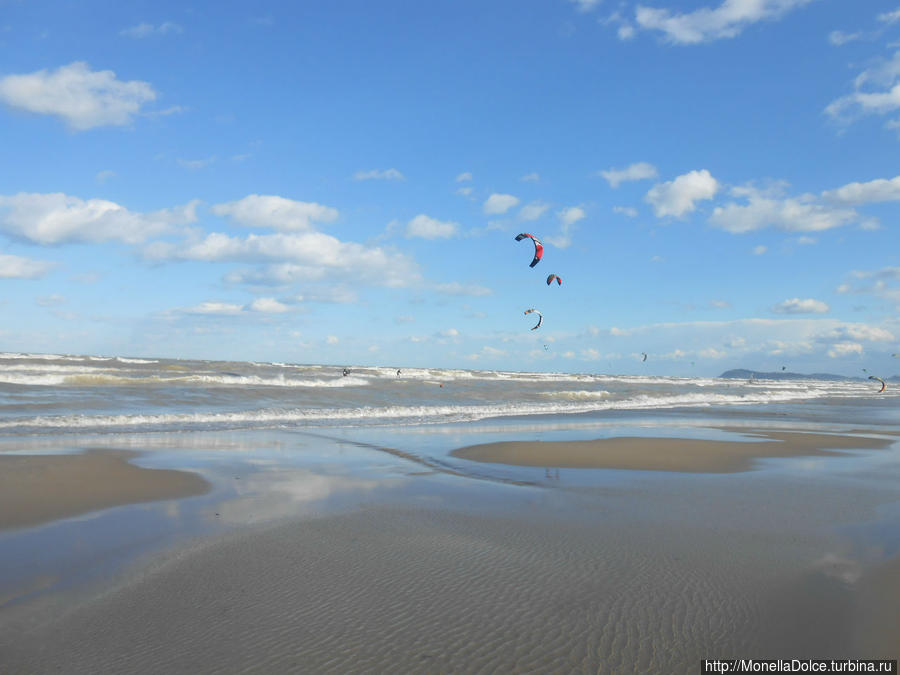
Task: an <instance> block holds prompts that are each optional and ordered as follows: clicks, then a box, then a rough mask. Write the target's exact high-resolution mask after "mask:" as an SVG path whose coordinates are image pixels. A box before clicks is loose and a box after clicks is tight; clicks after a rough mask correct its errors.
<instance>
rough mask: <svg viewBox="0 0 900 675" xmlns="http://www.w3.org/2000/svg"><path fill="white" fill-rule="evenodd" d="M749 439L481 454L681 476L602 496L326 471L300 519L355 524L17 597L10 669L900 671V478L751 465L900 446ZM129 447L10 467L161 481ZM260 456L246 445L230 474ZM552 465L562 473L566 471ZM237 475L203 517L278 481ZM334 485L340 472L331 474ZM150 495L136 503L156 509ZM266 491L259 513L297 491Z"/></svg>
mask: <svg viewBox="0 0 900 675" xmlns="http://www.w3.org/2000/svg"><path fill="white" fill-rule="evenodd" d="M732 431H735V432H737V433H740V434H742V435H745V436H748V437H749V438H750V441H749V442H744V441H734V442H729V441H703V440H689V439H681V438H629V439H624V440H628V441H633V443H630V444H625V445H621V444H619V443H613V444H610V443H608V442H605V441H602V440H601V441H584V442H568V441H565V442H556V441H552V442H542V443H534V442H528V443H519V442H511V443H493V444H489V445H487V446H485V445H479V446H469V448H468V450H472V449H473V448H474V450H480V449H484V448H485V447H488V448H493V447H495V446H500V447H501V448H504V449H505V451H506V452H510V451H511V450H512V451H516V452H519V453H520V454H521V450H522V448H526V449H528V448H530V449H531V450H529V452H532V453H533V454H534V455H535V456H536V457H537V458H538V463H537V464H535V465H536V466H547V465H550V466H566V465H563V464H560V463H559V454H560V453H562V454H563V455H566V453H569V452H570V451H572V452H573V453H574V456H575V459H570V460H569V461H573V462H575V461H580V462H585V464H583V466H590V467H596V466H597V465H598V461H600V460H598V459H597V457H596V456H595V455H596V454H597V452H598V448H599V449H600V452H601V455H602V458H601V459H602V463H601V464H600V465H601V466H606V467H609V468H628V469H649V468H652V469H654V470H660V467H669V468H664V469H661V470H663V471H670V472H673V473H670V474H667V475H665V476H658V475H656V476H654V474H641V473H640V472H637V471H631V472H628V473H626V472H623V474H622V477H623V480H621V481H618V482H617V483H616V484H615V485H613V486H610V485H609V484H608V483H605V484H604V485H602V486H598V487H597V488H596V490H585V489H584V487H583V486H581V487H579V488H578V489H577V490H572V491H569V490H567V489H566V488H565V487H560V488H559V489H557V488H551V487H533V486H516V485H509V484H491V483H489V482H487V481H485V480H477V481H472V480H468V479H466V478H465V477H464V475H463V474H462V473H461V472H459V471H456V472H451V473H441V472H437V471H435V472H426V473H422V472H421V471H419V470H418V465H416V466H415V471H414V472H410V473H408V474H406V475H405V477H404V478H403V481H404V482H403V484H404V485H406V486H411V487H409V490H410V492H407V493H387V494H379V495H378V496H371V497H369V496H368V495H373V494H374V493H375V492H376V491H377V489H376V485H375V483H376V482H377V480H378V479H379V478H378V472H377V471H375V470H373V471H372V472H371V473H369V474H367V475H366V479H365V481H356V482H353V481H347V480H346V479H343V482H341V480H342V479H341V478H340V476H339V475H338V474H333V473H330V474H325V473H319V472H320V471H322V469H321V466H319V465H317V464H315V463H314V462H313V461H312V460H311V463H310V464H308V465H304V466H306V468H305V469H304V470H303V471H299V472H297V476H298V477H299V478H300V479H302V480H300V481H299V482H297V483H296V484H288V485H286V486H282V488H281V492H280V493H279V494H282V495H284V500H285V501H283V502H280V503H281V504H282V505H283V506H285V507H286V508H285V509H279V513H282V514H283V513H290V511H291V510H293V511H294V512H297V513H299V511H298V509H299V507H298V504H299V503H305V502H298V501H296V500H297V499H298V497H302V498H304V499H312V498H313V497H312V495H317V494H321V495H331V494H333V493H334V491H336V490H338V489H347V490H349V491H351V493H352V494H358V495H361V496H360V497H358V499H359V500H360V501H359V502H358V503H357V504H355V505H354V506H350V507H347V508H345V509H344V511H343V512H339V513H333V512H329V511H328V510H327V509H323V510H322V511H321V512H308V513H307V514H306V515H304V516H302V517H301V516H300V515H297V516H295V517H293V518H291V517H283V516H282V517H279V519H278V520H277V521H269V522H267V521H265V520H262V519H261V520H260V521H259V522H255V521H254V522H253V523H252V524H250V525H248V526H245V527H238V528H235V529H232V530H226V531H224V533H223V531H221V530H220V531H218V533H217V534H216V535H215V536H206V537H196V538H194V539H192V540H191V541H189V542H187V543H185V542H184V541H182V542H181V543H180V544H179V545H178V546H174V547H173V548H171V549H170V550H167V551H165V552H162V553H155V554H154V555H152V556H150V557H149V558H145V559H142V560H140V561H138V562H135V564H134V565H133V566H132V567H131V568H129V569H126V570H124V571H122V572H121V573H120V574H118V575H116V576H114V577H111V578H110V579H109V580H108V581H106V582H103V583H100V584H99V585H98V586H96V587H94V588H90V589H79V588H75V589H71V588H69V589H62V590H56V591H52V592H47V593H43V594H41V593H35V594H33V595H32V596H29V597H27V598H25V599H24V600H23V599H22V598H23V597H24V596H23V595H22V594H19V595H17V596H15V599H13V600H11V601H10V602H8V603H7V604H3V602H2V600H0V672H5V671H8V672H13V673H19V672H22V673H44V672H66V673H72V674H76V675H78V674H81V673H98V672H116V673H118V672H123V673H124V672H127V673H158V672H167V673H192V674H193V673H212V672H229V673H230V672H250V673H256V672H258V673H270V672H278V673H305V672H335V673H356V672H412V673H419V672H422V673H432V672H504V673H505V672H535V673H558V672H578V673H597V672H622V673H624V672H647V673H662V672H665V673H682V672H698V669H699V663H700V660H701V659H704V658H735V657H737V658H848V657H853V658H897V655H898V652H897V647H896V645H897V644H898V632H897V631H898V622H897V613H896V602H897V599H898V598H900V574H898V572H900V558H898V557H897V548H896V546H893V548H892V546H891V545H890V542H891V541H896V539H897V534H896V532H897V529H898V527H897V524H896V523H893V522H892V521H890V519H889V515H888V517H887V518H884V517H883V516H879V515H878V513H879V511H878V510H879V508H881V507H882V506H884V505H891V504H892V503H895V502H896V501H897V500H898V498H900V495H898V491H897V487H896V485H897V480H896V479H897V475H896V474H897V469H896V467H894V468H890V469H889V470H885V469H884V468H883V467H884V466H885V465H880V466H882V469H879V470H876V471H875V472H874V474H867V473H865V471H863V470H860V473H859V474H854V476H855V477H854V480H850V481H847V480H843V479H841V480H836V481H831V482H829V480H830V479H829V477H828V474H827V473H817V474H813V475H812V480H810V476H807V475H802V474H801V475H799V476H798V475H791V474H778V473H777V471H772V472H764V471H760V472H746V473H740V472H741V471H743V468H750V467H752V466H753V461H754V459H756V458H760V457H799V456H828V455H834V454H837V453H839V452H840V451H844V450H858V449H869V450H875V449H878V448H884V447H885V446H886V445H888V443H886V442H885V441H883V440H881V439H875V438H869V437H863V436H851V435H847V434H818V433H807V432H787V431H782V430H779V431H767V430H754V431H748V430H747V429H743V428H742V429H739V430H737V429H734V430H732ZM873 435H874V432H873ZM250 438H252V439H255V440H254V441H252V442H249V443H248V447H253V448H257V449H258V450H257V452H258V455H259V460H260V461H259V462H258V464H257V465H256V466H257V470H258V471H259V472H260V473H259V474H255V475H256V476H258V477H263V476H265V475H272V474H276V475H278V476H286V475H288V473H287V472H286V471H285V470H284V468H283V467H282V466H281V465H280V464H279V463H278V462H277V461H275V460H274V458H275V457H277V456H278V455H277V453H280V452H282V451H283V450H282V447H281V446H276V445H274V444H273V445H272V447H274V448H275V450H274V451H273V453H275V454H273V455H272V458H270V459H269V460H267V461H263V460H264V459H265V458H264V457H263V455H264V448H265V447H266V445H265V443H264V442H259V441H265V440H266V437H265V434H261V435H260V436H258V437H250ZM272 438H274V436H273V437H272ZM308 438H312V436H310V437H308ZM315 438H316V444H315V445H314V446H311V447H314V449H315V457H318V458H319V459H318V460H315V461H321V462H322V463H323V465H328V466H329V467H331V466H332V464H333V463H334V462H336V461H337V460H338V459H339V458H340V457H342V456H343V453H346V452H348V450H347V448H346V446H345V445H341V444H340V443H335V445H334V446H329V445H328V442H327V439H325V438H324V437H320V436H316V437H315ZM608 440H619V439H608ZM306 442H310V441H309V440H307V441H306ZM298 447H299V446H298ZM373 447H374V446H373ZM329 448H331V449H332V450H333V451H334V454H329ZM604 448H609V450H604ZM690 448H694V450H693V451H691V450H690ZM359 452H361V453H362V452H364V451H363V450H359ZM373 452H374V451H373ZM604 452H605V453H606V454H603V453H604ZM579 453H580V454H579ZM629 453H630V454H629ZM716 453H720V454H724V455H725V458H724V459H722V460H719V459H718V458H717V457H714V456H712V455H715V454H716ZM453 454H454V455H455V456H459V455H457V454H456V453H453ZM634 455H639V456H634ZM130 456H131V454H130V453H122V452H114V453H99V452H92V453H86V454H85V455H74V456H66V457H63V456H53V457H49V456H44V457H41V458H23V457H2V456H0V460H4V461H5V460H17V459H19V460H21V459H28V460H30V459H45V460H47V466H55V467H56V471H57V472H59V471H62V468H63V466H64V465H63V464H60V463H59V461H60V460H66V461H68V462H71V461H72V460H78V458H82V459H81V460H80V461H81V462H82V464H78V466H82V467H84V466H89V464H88V465H85V464H84V463H83V462H84V461H85V459H86V460H94V461H98V460H102V462H101V463H105V464H107V465H108V466H107V468H106V470H108V471H113V472H114V473H113V475H119V474H117V473H115V472H121V471H127V470H128V469H126V468H125V467H131V469H132V470H136V471H138V472H147V471H149V470H147V469H138V468H137V467H134V466H132V465H130V464H128V462H127V459H128V458H129V457H130ZM178 456H179V457H181V456H182V455H181V454H179V455H178ZM183 456H185V457H188V456H189V453H188V452H187V451H184V455H183ZM245 456H246V450H243V449H242V450H241V451H240V452H239V453H238V455H236V456H235V459H233V460H231V461H239V460H238V459H237V458H238V457H245ZM513 456H515V452H513ZM548 456H553V457H555V458H556V459H555V461H554V462H545V461H544V460H546V459H547V457H548ZM385 457H389V458H390V461H391V462H396V464H385V462H387V461H388V460H385V459H384V458H385ZM181 461H185V463H187V460H181ZM829 461H831V460H828V459H825V460H824V462H825V463H827V462H829ZM373 462H375V463H376V464H377V465H378V466H380V467H382V468H381V470H382V471H386V472H388V473H389V474H390V478H389V479H388V481H387V482H388V484H389V486H394V485H395V484H396V482H397V480H398V478H397V474H396V472H395V470H394V469H391V468H390V467H397V466H406V465H407V464H408V462H406V461H405V460H404V459H403V458H402V456H400V455H396V454H395V453H394V452H389V453H387V454H376V455H375V456H374V460H373ZM511 463H512V462H511ZM516 463H519V464H526V465H528V466H531V464H527V463H526V462H521V461H519V462H516ZM459 464H460V463H459V462H457V463H456V464H455V466H457V467H458V466H459ZM622 464H625V465H624V466H622ZM9 466H12V464H10V465H9ZM38 466H39V464H34V465H32V466H31V468H30V470H29V471H30V472H32V473H34V474H35V475H36V476H38V477H34V476H33V477H32V478H31V480H33V481H35V482H33V483H32V486H33V490H36V491H37V492H39V493H42V494H46V493H47V492H48V491H50V484H49V483H48V482H47V480H46V479H47V478H48V477H50V476H54V475H57V474H54V472H53V470H49V471H48V472H47V473H46V474H40V472H38V470H37V467H38ZM66 466H68V465H66ZM73 466H75V465H73ZM351 466H353V467H355V468H356V469H357V470H358V465H351ZM575 466H582V464H576V465H575ZM859 466H861V467H864V466H865V458H862V459H861V460H860V462H859ZM742 467H743V468H742ZM229 468H230V465H229V464H228V463H227V462H226V463H224V464H223V465H222V470H221V471H220V473H219V474H216V475H220V476H222V477H225V478H226V479H227V480H228V481H229V482H228V489H231V490H234V492H233V493H228V494H232V495H233V496H232V497H228V494H226V492H225V488H223V487H222V486H221V485H219V483H217V489H218V490H221V491H222V492H220V493H214V494H221V495H222V497H221V500H222V501H212V502H210V503H209V504H208V505H206V506H205V507H204V506H201V507H200V508H206V509H207V510H208V515H209V516H213V517H212V518H210V520H214V521H216V522H218V520H217V518H216V517H218V516H220V514H221V515H222V516H225V515H226V514H227V513H228V512H229V509H230V508H231V507H230V505H238V504H242V503H246V501H245V500H247V499H248V498H250V497H251V496H252V495H253V494H254V492H253V491H254V490H256V489H257V487H256V486H258V485H262V484H263V482H262V481H257V480H255V479H254V475H248V474H246V473H245V474H243V476H242V479H241V480H236V478H237V472H236V470H234V471H230V470H229ZM244 468H245V469H246V468H247V466H246V465H244ZM29 471H24V474H23V475H28V473H29ZM63 473H65V475H66V476H69V477H71V476H73V475H74V474H71V473H68V472H67V471H65V472H63ZM88 473H89V477H85V476H84V475H82V474H78V475H80V476H81V478H80V479H79V480H78V481H76V482H77V483H78V484H79V487H78V491H79V492H78V494H79V495H80V496H81V498H84V497H85V492H88V493H89V492H91V491H93V490H95V489H97V490H99V489H100V486H101V484H102V483H105V482H109V481H108V480H106V479H102V480H101V479H99V477H98V476H97V475H95V474H94V473H92V472H88ZM150 473H153V472H150ZM161 473H173V474H179V475H182V476H185V475H186V476H193V478H194V479H197V480H200V481H202V479H200V478H199V477H197V476H196V475H194V474H185V473H183V472H179V471H172V472H161ZM717 473H718V474H720V475H715V474H717ZM702 474H707V475H702ZM41 475H43V478H44V480H43V482H41V479H40V476H41ZM326 475H327V476H331V477H332V478H335V477H337V479H336V480H333V481H332V482H328V483H323V481H324V480H325V478H324V477H325V476H326ZM564 476H565V474H564ZM866 476H870V477H869V478H866ZM871 476H874V477H871ZM57 477H58V475H57ZM160 477H162V476H160ZM168 478H170V479H171V478H174V477H173V476H169V477H168ZM95 479H96V480H95ZM164 482H165V483H166V485H168V486H169V487H170V488H171V487H172V485H173V483H172V482H170V481H164ZM275 485H278V482H276V483H275ZM195 487H197V489H199V486H196V484H195ZM326 487H327V489H326ZM73 489H74V488H73ZM391 489H393V487H391ZM353 490H356V491H357V492H352V491H353ZM245 491H247V492H245ZM126 492H128V490H126ZM26 493H27V491H26ZM128 493H129V494H130V495H131V497H132V499H130V500H129V503H130V502H133V501H139V500H137V499H134V497H135V495H136V493H135V492H134V491H130V492H128ZM363 495H366V496H365V497H364V496H363ZM263 496H265V497H266V498H265V499H260V500H259V501H258V502H252V503H253V504H255V506H253V510H254V511H255V510H256V509H257V508H261V505H262V504H263V503H264V502H266V501H267V500H268V499H269V498H271V499H275V498H276V497H277V496H278V495H277V494H276V493H269V494H268V495H263ZM20 498H21V499H31V498H32V497H31V496H29V495H28V494H20ZM148 498H149V497H148ZM366 499H368V500H369V501H366ZM229 500H231V501H229ZM242 500H243V501H242ZM38 501H39V500H38ZM187 501H188V502H191V501H195V500H187ZM120 503H126V502H120ZM97 508H100V507H97ZM186 511H187V507H186V506H185V508H184V509H183V512H182V513H179V515H178V520H179V522H180V521H181V520H182V519H183V518H184V517H185V512H186ZM213 512H214V513H213ZM60 513H62V514H63V515H65V511H64V510H61V511H60ZM879 517H882V520H878V518H879ZM882 521H884V522H882ZM866 522H876V523H880V524H879V525H878V527H879V528H883V529H877V528H876V529H877V534H874V535H871V537H872V539H871V541H870V540H869V539H866V538H865V537H862V535H859V539H858V540H859V541H860V542H862V544H861V545H860V546H857V547H856V548H854V543H853V542H854V541H856V540H854V539H853V538H852V537H851V538H849V540H845V539H847V538H846V537H841V536H839V535H837V534H835V530H836V529H839V528H840V527H843V528H847V527H851V526H854V525H856V524H858V523H866ZM885 523H886V524H885ZM7 541H10V540H9V539H7ZM848 541H849V543H848ZM873 542H874V544H873ZM2 543H3V539H0V544H2ZM863 544H864V545H863ZM0 554H2V546H0ZM62 560H63V561H65V560H66V558H65V557H63V558H62ZM10 597H11V598H13V597H14V596H13V595H10Z"/></svg>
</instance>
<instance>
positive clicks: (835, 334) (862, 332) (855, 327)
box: [816, 323, 896, 342]
mask: <svg viewBox="0 0 900 675" xmlns="http://www.w3.org/2000/svg"><path fill="white" fill-rule="evenodd" d="M816 339H817V340H818V341H819V342H893V341H894V340H895V339H896V338H895V337H894V334H893V333H892V332H891V331H889V330H887V329H886V328H882V327H880V326H869V325H868V324H864V323H842V324H840V325H838V326H835V327H834V328H831V329H829V330H828V331H826V332H824V333H821V334H820V335H818V336H816Z"/></svg>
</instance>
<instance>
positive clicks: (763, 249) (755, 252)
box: [750, 244, 769, 255]
mask: <svg viewBox="0 0 900 675" xmlns="http://www.w3.org/2000/svg"><path fill="white" fill-rule="evenodd" d="M768 250H769V247H768V246H763V245H762V244H760V245H759V246H754V247H753V249H752V250H751V251H750V252H751V253H752V254H753V255H762V254H763V253H765V252H766V251H768Z"/></svg>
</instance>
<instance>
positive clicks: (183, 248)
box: [144, 232, 420, 288]
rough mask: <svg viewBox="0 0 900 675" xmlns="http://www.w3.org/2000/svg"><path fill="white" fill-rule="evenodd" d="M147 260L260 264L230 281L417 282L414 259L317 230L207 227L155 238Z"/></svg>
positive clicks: (391, 284) (396, 284)
mask: <svg viewBox="0 0 900 675" xmlns="http://www.w3.org/2000/svg"><path fill="white" fill-rule="evenodd" d="M144 255H145V257H146V258H148V259H150V260H198V261H205V262H242V263H255V264H261V265H263V266H264V267H263V268H262V269H261V270H254V271H253V272H251V273H247V274H240V273H235V274H232V275H230V276H229V279H230V280H231V281H234V282H251V283H266V282H268V283H273V284H292V283H296V282H301V281H322V280H328V281H329V282H330V283H339V282H342V281H348V280H356V281H364V282H368V283H372V284H375V285H378V286H387V287H392V288H399V287H404V286H409V285H411V284H415V283H418V282H419V280H420V275H419V272H418V269H417V267H416V265H415V263H414V262H413V261H412V260H411V259H409V258H408V257H407V256H405V255H403V254H400V253H391V252H389V251H388V250H386V249H384V248H380V247H377V246H364V245H363V244H358V243H356V242H344V241H340V240H339V239H337V238H335V237H332V236H330V235H327V234H324V233H322V232H304V233H277V234H267V235H255V234H251V235H249V236H247V237H233V236H230V235H227V234H223V233H220V232H212V233H209V234H207V235H206V236H203V237H197V238H195V239H192V240H188V241H186V242H183V243H180V244H175V243H171V242H163V241H158V242H154V243H153V244H150V245H148V246H147V247H146V248H145V249H144Z"/></svg>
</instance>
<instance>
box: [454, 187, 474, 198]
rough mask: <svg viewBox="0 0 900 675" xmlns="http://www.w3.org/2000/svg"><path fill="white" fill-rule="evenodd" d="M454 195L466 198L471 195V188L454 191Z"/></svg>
mask: <svg viewBox="0 0 900 675" xmlns="http://www.w3.org/2000/svg"><path fill="white" fill-rule="evenodd" d="M456 194H458V195H462V196H463V197H468V196H469V195H471V194H472V188H470V187H461V188H459V189H458V190H457V191H456Z"/></svg>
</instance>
